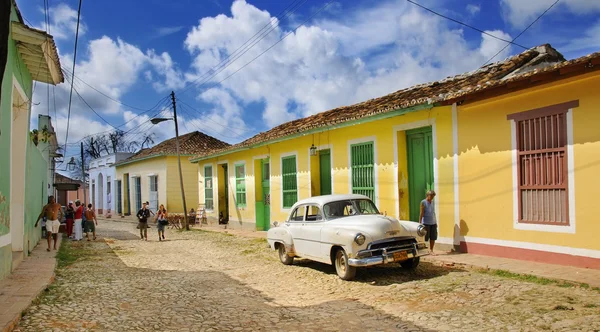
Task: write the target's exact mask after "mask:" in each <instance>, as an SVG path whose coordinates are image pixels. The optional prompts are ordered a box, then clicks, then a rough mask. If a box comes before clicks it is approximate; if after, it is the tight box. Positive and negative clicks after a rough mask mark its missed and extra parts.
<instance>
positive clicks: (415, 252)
mask: <svg viewBox="0 0 600 332" xmlns="http://www.w3.org/2000/svg"><path fill="white" fill-rule="evenodd" d="M419 247H422V245H421V246H419V245H418V244H417V243H415V244H414V245H413V247H412V248H411V249H400V250H394V249H392V250H387V249H381V250H380V251H381V252H382V253H381V254H380V255H377V256H371V257H364V258H350V259H348V265H350V266H357V267H364V266H372V265H379V264H388V263H393V262H402V261H404V260H405V259H399V260H395V259H394V254H400V253H406V258H407V259H411V258H415V257H421V256H426V255H429V250H428V249H427V247H426V246H425V247H424V248H419ZM365 251H366V250H365ZM365 251H361V252H359V254H360V253H363V252H365Z"/></svg>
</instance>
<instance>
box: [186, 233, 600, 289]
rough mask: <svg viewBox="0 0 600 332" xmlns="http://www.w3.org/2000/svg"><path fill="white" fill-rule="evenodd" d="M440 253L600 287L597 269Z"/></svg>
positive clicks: (469, 263) (439, 258)
mask: <svg viewBox="0 0 600 332" xmlns="http://www.w3.org/2000/svg"><path fill="white" fill-rule="evenodd" d="M195 228H199V227H195ZM201 229H203V230H206V231H213V232H221V233H229V234H233V235H237V236H244V237H252V238H266V236H267V232H258V231H240V230H232V229H223V226H206V225H203V226H202V228H201ZM436 254H437V255H436V256H426V257H425V258H424V260H425V261H429V262H439V263H445V264H448V263H450V264H456V265H463V266H465V267H477V268H489V269H492V270H506V271H510V272H512V273H518V274H529V275H534V276H537V277H543V278H548V279H559V280H566V281H572V282H577V283H584V284H588V285H590V286H591V287H600V270H596V269H583V268H578V267H572V266H563V265H554V264H545V263H537V262H529V261H522V260H517V259H509V258H501V257H492V256H482V255H474V254H467V253H454V252H439V251H436Z"/></svg>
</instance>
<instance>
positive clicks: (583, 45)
mask: <svg viewBox="0 0 600 332" xmlns="http://www.w3.org/2000/svg"><path fill="white" fill-rule="evenodd" d="M599 48H600V20H598V21H596V23H595V24H594V25H592V26H591V27H589V28H588V29H587V30H586V31H585V32H584V33H583V36H581V37H579V38H574V39H571V40H570V41H569V42H568V43H567V44H566V45H565V46H563V47H561V48H560V51H561V52H564V53H568V52H578V51H585V50H593V51H594V52H595V51H597V50H598V49H599Z"/></svg>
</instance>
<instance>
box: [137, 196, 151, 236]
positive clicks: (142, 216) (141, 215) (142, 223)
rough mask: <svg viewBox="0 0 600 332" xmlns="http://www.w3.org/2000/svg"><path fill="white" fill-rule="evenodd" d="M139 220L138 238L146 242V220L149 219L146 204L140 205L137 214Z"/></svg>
mask: <svg viewBox="0 0 600 332" xmlns="http://www.w3.org/2000/svg"><path fill="white" fill-rule="evenodd" d="M136 216H137V218H138V220H139V223H138V228H139V229H140V237H141V238H142V240H144V239H145V240H146V241H148V218H150V210H148V208H147V207H146V202H144V203H143V204H142V208H141V209H140V210H139V211H138V213H137V215H136Z"/></svg>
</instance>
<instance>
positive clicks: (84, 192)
mask: <svg viewBox="0 0 600 332" xmlns="http://www.w3.org/2000/svg"><path fill="white" fill-rule="evenodd" d="M81 179H82V181H83V204H84V206H85V204H86V203H87V202H86V201H87V190H86V189H85V159H84V158H83V142H81Z"/></svg>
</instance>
